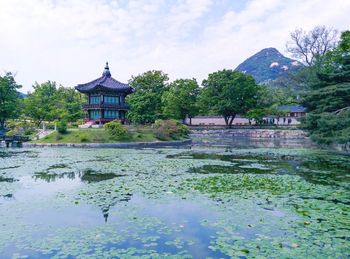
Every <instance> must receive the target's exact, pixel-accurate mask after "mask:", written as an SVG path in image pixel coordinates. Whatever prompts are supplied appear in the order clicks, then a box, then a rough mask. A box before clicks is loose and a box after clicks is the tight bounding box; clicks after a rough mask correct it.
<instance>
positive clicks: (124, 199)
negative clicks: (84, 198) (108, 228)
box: [99, 193, 132, 223]
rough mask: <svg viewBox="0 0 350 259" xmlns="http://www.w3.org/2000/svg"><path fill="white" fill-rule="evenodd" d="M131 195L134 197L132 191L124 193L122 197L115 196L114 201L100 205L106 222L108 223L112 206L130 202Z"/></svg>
mask: <svg viewBox="0 0 350 259" xmlns="http://www.w3.org/2000/svg"><path fill="white" fill-rule="evenodd" d="M131 197H132V193H126V194H123V195H122V197H118V198H115V199H114V198H113V199H112V201H111V202H110V203H108V204H107V203H106V204H101V205H99V207H100V208H101V210H102V214H103V217H104V219H105V222H106V223H107V221H108V216H109V210H110V208H111V207H113V206H115V205H117V204H118V203H120V202H128V201H130V199H131Z"/></svg>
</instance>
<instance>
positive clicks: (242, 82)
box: [199, 69, 261, 127]
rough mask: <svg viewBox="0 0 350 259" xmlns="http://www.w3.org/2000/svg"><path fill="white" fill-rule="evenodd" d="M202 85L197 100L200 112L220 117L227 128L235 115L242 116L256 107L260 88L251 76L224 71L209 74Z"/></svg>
mask: <svg viewBox="0 0 350 259" xmlns="http://www.w3.org/2000/svg"><path fill="white" fill-rule="evenodd" d="M202 84H203V90H202V93H201V95H200V99H199V106H200V108H201V110H202V112H204V111H211V114H215V113H216V114H220V115H222V116H223V117H224V119H225V122H226V125H227V126H229V127H231V126H232V123H233V120H234V118H235V117H236V115H237V114H241V115H244V114H245V113H246V112H248V111H249V110H250V109H252V108H254V107H256V105H257V102H258V93H259V89H260V88H261V86H259V85H257V84H256V83H255V80H254V78H253V77H252V76H250V75H246V74H244V73H241V72H238V71H233V70H225V69H224V70H221V71H218V72H215V73H212V74H209V76H208V79H206V80H204V81H203V83H202Z"/></svg>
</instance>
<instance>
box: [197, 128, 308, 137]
mask: <svg viewBox="0 0 350 259" xmlns="http://www.w3.org/2000/svg"><path fill="white" fill-rule="evenodd" d="M191 137H247V138H256V139H261V138H262V139H307V138H308V137H307V134H306V133H305V132H304V131H302V130H282V129H281V130H279V129H210V130H195V129H192V130H191Z"/></svg>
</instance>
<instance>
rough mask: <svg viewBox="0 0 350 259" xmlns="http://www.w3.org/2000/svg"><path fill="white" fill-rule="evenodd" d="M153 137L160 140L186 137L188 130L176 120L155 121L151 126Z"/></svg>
mask: <svg viewBox="0 0 350 259" xmlns="http://www.w3.org/2000/svg"><path fill="white" fill-rule="evenodd" d="M152 128H153V129H154V133H155V136H156V137H157V138H158V139H161V140H168V139H179V138H184V137H187V135H188V133H189V129H188V127H187V126H186V125H183V124H181V123H180V122H178V121H176V120H157V121H155V123H154V124H153V125H152Z"/></svg>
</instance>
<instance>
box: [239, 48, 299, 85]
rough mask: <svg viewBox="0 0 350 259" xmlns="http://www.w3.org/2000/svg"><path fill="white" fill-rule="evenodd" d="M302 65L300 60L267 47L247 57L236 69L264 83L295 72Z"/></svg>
mask: <svg viewBox="0 0 350 259" xmlns="http://www.w3.org/2000/svg"><path fill="white" fill-rule="evenodd" d="M302 66H303V65H302V64H301V63H300V62H299V61H296V60H293V59H290V58H287V57H285V56H283V55H282V54H281V53H280V52H279V51H278V50H277V49H275V48H266V49H263V50H261V51H259V52H258V53H256V54H255V55H253V56H251V57H250V58H248V59H246V60H245V61H244V62H243V63H241V64H240V65H239V66H238V67H237V68H236V69H235V70H237V71H241V72H244V73H247V74H249V75H252V76H253V77H254V78H255V80H256V81H257V82H258V83H262V82H265V81H269V80H274V79H276V78H278V77H280V76H283V75H286V74H288V73H290V72H295V71H297V70H298V69H299V68H300V67H302Z"/></svg>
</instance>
